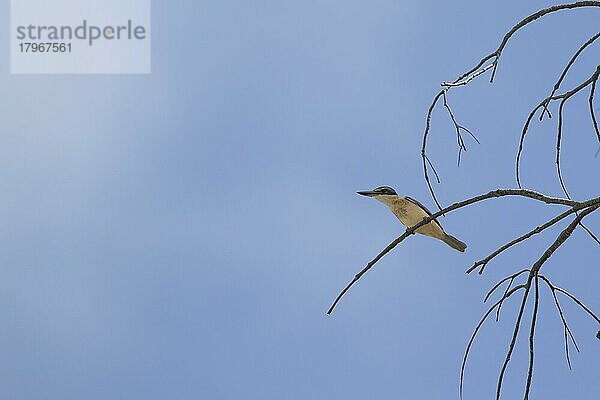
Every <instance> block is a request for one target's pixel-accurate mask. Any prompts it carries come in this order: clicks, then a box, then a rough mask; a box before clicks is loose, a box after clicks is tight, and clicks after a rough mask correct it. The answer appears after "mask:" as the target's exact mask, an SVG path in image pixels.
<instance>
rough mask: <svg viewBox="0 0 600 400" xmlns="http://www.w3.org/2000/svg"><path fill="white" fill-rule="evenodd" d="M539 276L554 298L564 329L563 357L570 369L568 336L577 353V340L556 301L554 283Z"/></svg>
mask: <svg viewBox="0 0 600 400" xmlns="http://www.w3.org/2000/svg"><path fill="white" fill-rule="evenodd" d="M540 278H542V280H543V281H544V282H545V283H546V285H547V286H548V288H550V292H551V293H552V297H553V298H554V304H555V305H556V309H557V310H558V315H559V316H560V320H561V321H562V323H563V331H564V338H565V357H566V359H567V365H568V366H569V369H572V368H571V357H569V337H570V338H571V341H572V342H573V345H574V346H575V349H576V350H577V352H578V353H579V346H577V341H576V340H575V336H574V335H573V332H571V329H570V328H569V324H567V320H566V318H565V315H564V313H563V311H562V307H561V306H560V302H559V301H558V297H557V296H556V289H555V287H554V285H553V284H552V282H550V280H549V279H547V278H546V277H545V276H543V275H540ZM567 335H568V336H567Z"/></svg>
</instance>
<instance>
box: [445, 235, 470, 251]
mask: <svg viewBox="0 0 600 400" xmlns="http://www.w3.org/2000/svg"><path fill="white" fill-rule="evenodd" d="M442 240H443V241H444V243H446V244H447V245H448V246H450V247H452V248H453V249H456V250H458V251H460V252H461V253H463V252H464V251H465V250H466V249H467V245H466V244H464V243H463V242H461V241H460V240H458V239H457V238H455V237H454V236H452V235H448V234H447V233H445V234H444V237H443V238H442Z"/></svg>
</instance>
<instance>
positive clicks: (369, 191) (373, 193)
mask: <svg viewBox="0 0 600 400" xmlns="http://www.w3.org/2000/svg"><path fill="white" fill-rule="evenodd" d="M356 193H357V194H360V195H361V196H367V197H373V196H375V195H376V194H377V193H375V192H374V191H372V190H367V191H365V192H356Z"/></svg>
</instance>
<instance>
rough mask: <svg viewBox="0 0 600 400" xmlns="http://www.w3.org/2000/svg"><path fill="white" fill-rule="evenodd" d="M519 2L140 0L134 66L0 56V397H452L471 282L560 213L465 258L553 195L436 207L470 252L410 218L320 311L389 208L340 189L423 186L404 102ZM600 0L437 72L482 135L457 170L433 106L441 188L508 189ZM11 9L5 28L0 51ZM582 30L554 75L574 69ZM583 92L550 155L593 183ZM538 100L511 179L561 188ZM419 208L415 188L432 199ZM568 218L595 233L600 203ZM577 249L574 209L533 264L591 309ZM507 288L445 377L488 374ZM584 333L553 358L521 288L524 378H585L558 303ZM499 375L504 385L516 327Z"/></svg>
mask: <svg viewBox="0 0 600 400" xmlns="http://www.w3.org/2000/svg"><path fill="white" fill-rule="evenodd" d="M550 4H551V3H550V2H547V1H530V2H518V1H509V2H502V3H499V2H477V1H462V2H418V3H416V2H399V1H375V2H374V1H310V0H308V1H303V2H291V1H223V0H220V1H205V0H203V1H181V2H154V4H153V21H152V40H153V43H152V57H153V60H152V74H151V75H138V76H136V75H92V76H77V75H65V76H58V75H39V76H35V75H10V73H9V61H8V59H5V62H3V63H0V87H2V95H1V96H0V132H1V134H0V193H2V195H1V196H0V220H1V221H2V228H0V266H1V267H2V273H3V279H1V280H0V318H1V320H2V321H3V323H2V327H3V328H2V330H1V332H2V334H1V335H0V359H1V360H2V362H1V363H0V397H2V398H10V399H40V398H44V399H62V400H66V399H81V398H86V399H118V398H127V399H164V398H176V399H197V398H205V399H240V398H244V399H282V398H286V399H313V398H330V399H337V398H344V399H364V398H375V399H386V398H400V399H415V398H425V399H437V398H458V377H459V367H460V362H461V359H462V354H463V351H464V347H465V345H466V342H467V339H468V337H469V335H470V333H471V331H472V329H473V327H474V326H475V324H476V322H477V321H478V319H479V318H480V316H481V314H482V313H483V311H484V306H483V305H482V303H481V299H482V298H483V295H484V294H485V293H486V291H487V289H488V288H489V287H490V286H491V285H492V284H493V283H494V282H496V281H497V280H498V279H500V278H502V277H504V276H505V275H508V274H509V273H512V272H515V271H518V270H519V269H522V268H523V267H526V266H527V265H528V263H529V264H530V263H532V262H533V261H535V260H536V259H537V258H538V257H539V255H540V254H541V252H543V250H544V249H545V247H547V246H548V245H549V243H551V241H552V240H554V237H555V236H556V235H557V233H558V231H559V229H560V228H559V227H557V228H556V229H553V230H551V231H548V232H546V233H545V234H543V235H540V237H538V238H536V239H535V241H532V242H531V243H528V244H526V245H523V246H520V247H518V248H515V249H514V251H511V252H510V253H508V254H506V255H503V256H502V257H500V258H498V259H497V260H495V261H494V262H493V263H492V264H490V265H489V267H488V271H487V273H486V274H485V275H484V276H466V275H465V274H464V271H465V269H466V268H467V267H468V266H470V265H471V263H472V262H473V261H475V260H476V259H479V258H481V257H483V256H485V255H487V254H488V253H489V252H491V251H492V250H493V249H495V248H497V247H498V246H499V245H500V244H502V243H504V242H506V241H508V240H510V239H512V238H513V237H515V236H517V235H520V234H521V233H524V232H526V231H527V230H529V229H531V228H532V227H534V226H536V225H538V224H539V223H541V222H544V221H546V220H547V219H549V218H551V217H553V216H554V215H556V214H557V213H558V212H559V208H551V207H541V206H539V205H538V204H536V203H533V202H532V201H528V200H521V199H513V200H495V201H489V202H487V203H485V204H480V205H477V206H474V207H472V208H470V209H465V210H462V211H459V212H456V213H454V214H451V215H448V216H447V217H446V218H444V219H443V221H442V223H443V225H444V226H445V227H446V230H447V231H449V232H450V233H452V234H453V235H455V236H457V237H459V238H460V239H461V240H463V241H465V242H467V243H468V244H469V249H468V251H467V253H465V254H459V253H457V252H453V251H452V250H451V249H450V248H448V247H447V246H445V245H444V244H442V243H437V242H435V241H432V240H430V239H429V238H424V237H412V238H410V240H408V241H407V242H406V243H403V244H402V246H400V247H398V248H397V249H396V250H394V251H393V253H391V254H389V255H388V256H386V257H385V258H384V259H383V260H382V261H381V262H380V263H379V264H378V265H377V266H376V267H375V268H374V269H373V270H372V271H370V272H369V273H368V274H367V275H365V276H364V277H363V279H362V280H361V281H360V282H359V284H357V285H356V286H355V287H354V288H353V289H352V290H351V292H350V293H349V294H348V295H347V296H346V297H345V298H344V300H343V301H342V303H341V304H340V305H339V307H338V309H337V310H336V312H335V313H334V315H333V316H331V317H327V316H326V315H325V311H326V309H327V307H328V306H329V304H330V302H331V301H332V300H333V298H334V297H335V295H336V294H337V292H338V291H339V290H340V289H341V288H342V287H343V286H344V285H345V284H346V283H347V281H348V280H349V279H350V278H351V277H352V276H353V274H354V273H355V272H357V271H358V270H360V269H361V268H362V266H363V265H364V264H365V263H366V262H367V261H368V260H370V259H371V258H372V257H373V256H374V255H375V254H376V253H377V252H378V251H379V250H381V249H382V248H384V247H385V246H386V245H387V244H388V243H389V242H390V241H391V240H393V239H394V238H395V237H397V236H399V235H400V234H401V233H402V231H403V228H402V226H401V225H400V224H399V223H398V222H397V221H396V220H395V219H394V218H393V217H392V216H391V214H389V212H388V211H387V210H386V209H385V208H384V207H383V206H382V205H380V204H377V203H375V202H373V201H369V200H367V199H364V198H360V197H359V196H357V195H355V194H354V192H355V191H356V190H361V189H370V188H372V187H375V186H378V185H382V184H387V185H390V186H393V187H395V188H396V189H397V191H398V192H399V193H402V194H406V195H411V196H413V197H415V198H418V199H420V200H422V201H423V202H424V203H425V204H427V205H429V206H433V202H432V200H431V198H430V197H429V194H428V190H427V187H426V185H425V182H424V180H423V173H422V169H421V164H420V143H421V139H422V136H421V135H422V132H423V127H424V116H425V112H426V109H427V107H428V106H429V104H430V101H431V98H432V96H433V95H434V94H435V92H436V91H437V90H438V89H439V83H440V82H441V81H444V80H448V79H452V78H454V77H456V76H457V75H458V74H459V73H461V72H462V71H464V70H465V68H466V67H468V66H470V65H471V64H472V63H473V62H475V61H477V60H479V58H481V56H483V55H484V54H486V53H487V52H489V51H491V50H492V49H493V48H495V47H496V46H497V44H498V43H499V40H500V38H501V37H502V35H504V33H505V32H506V31H507V30H508V29H509V28H510V27H511V26H512V25H513V24H514V23H516V22H517V21H518V20H519V19H520V18H522V17H524V16H525V15H527V14H529V13H531V12H533V11H535V10H537V9H539V8H542V7H545V6H548V5H550ZM0 7H1V10H2V12H1V13H0V14H1V15H2V18H1V21H2V22H3V24H4V26H8V24H9V15H10V14H9V2H8V1H4V2H2V5H1V6H0ZM597 19H598V11H594V10H592V11H590V10H586V11H572V12H566V13H564V14H562V15H554V16H549V17H547V18H545V19H543V20H541V21H539V22H538V23H536V24H534V25H531V26H530V27H528V28H527V29H526V30H524V31H522V32H520V33H519V34H518V35H516V36H515V37H514V40H513V41H512V42H511V43H510V45H509V46H508V47H507V49H506V51H505V54H504V55H503V58H502V61H501V64H500V67H499V69H498V73H497V79H496V82H495V83H494V84H493V85H489V84H488V83H487V81H485V79H482V80H480V81H476V82H473V85H472V86H470V87H469V88H467V89H463V90H456V91H454V92H453V93H451V94H450V101H451V104H452V105H453V107H454V110H455V112H456V114H457V117H458V118H459V120H460V121H461V122H462V123H463V124H464V125H466V126H468V127H469V128H471V129H472V130H473V131H474V132H476V133H477V135H478V137H479V139H480V140H481V145H475V144H473V143H471V142H467V144H468V146H469V151H468V152H467V153H466V154H464V155H463V160H462V164H461V166H460V168H457V167H456V151H455V136H454V133H453V130H452V126H451V125H450V122H449V120H448V118H447V115H446V114H445V113H444V111H443V109H442V108H439V109H438V110H437V111H436V113H435V116H434V118H433V121H432V123H433V126H432V133H431V140H430V143H431V147H430V155H431V157H432V159H433V160H434V162H435V163H436V165H437V167H438V169H439V170H440V172H441V174H442V179H443V183H442V184H441V185H439V186H437V190H438V193H439V197H440V200H441V201H442V202H443V203H444V204H449V203H450V202H454V201H456V200H459V199H463V198H466V197H468V196H471V195H474V194H479V193H483V192H486V191H488V190H491V189H495V188H498V187H514V186H515V181H514V157H515V154H516V146H517V141H518V132H519V131H520V127H521V126H522V123H523V121H524V119H525V117H526V115H527V113H528V112H529V110H530V109H531V107H532V106H534V105H535V104H537V102H538V101H539V100H540V99H541V98H542V97H544V96H546V95H547V93H548V92H549V91H550V89H551V86H552V84H553V82H554V81H555V79H556V78H557V77H558V75H559V73H560V71H561V70H562V68H563V66H564V64H565V63H566V61H567V60H568V58H569V57H570V56H571V54H572V52H573V51H574V50H575V49H576V48H577V47H578V46H579V45H580V44H581V43H582V42H584V41H585V40H586V39H587V38H589V37H590V36H592V35H593V34H594V33H595V32H596V30H597ZM8 34H9V32H8V29H4V30H2V31H1V33H0V36H1V37H2V40H0V47H1V48H2V49H3V53H4V54H5V55H8V54H9V47H8ZM599 56H600V49H598V46H596V47H595V48H593V49H590V51H588V52H586V53H585V54H584V55H583V56H582V58H581V62H580V63H579V64H577V66H575V67H574V69H573V73H572V75H570V76H569V77H568V79H567V80H566V81H565V87H572V85H574V84H576V83H577V82H578V81H579V80H581V79H582V77H583V76H588V75H589V74H590V73H591V72H592V70H593V68H595V66H596V65H597V60H598V59H599ZM586 104H587V93H585V94H582V95H581V96H578V97H577V98H574V99H573V103H572V104H570V105H569V106H568V108H567V114H566V115H567V118H566V120H565V139H564V145H563V147H564V159H563V163H564V175H565V179H566V180H567V184H568V185H569V188H570V191H571V193H572V195H573V196H574V197H575V198H581V199H584V198H589V197H593V196H597V195H598V188H599V186H598V179H597V171H598V166H599V164H598V163H599V162H600V161H599V159H594V154H595V152H596V150H597V148H598V146H597V142H596V141H595V137H594V133H593V131H592V126H591V123H590V120H589V116H588V115H587V114H586V107H587V106H586ZM555 122H556V119H552V120H550V121H548V120H546V121H545V122H544V123H543V124H538V123H536V124H535V126H534V127H533V130H532V133H531V135H530V136H529V137H528V139H527V148H526V152H525V155H524V159H523V183H524V185H525V186H526V187H529V188H533V189H536V190H540V191H544V192H545V193H547V194H550V195H560V187H559V186H558V183H557V179H556V175H555V171H554V159H553V157H554V155H553V149H554V146H555V139H554V135H555V131H554V127H555V125H554V124H555ZM431 208H433V207H431ZM588 222H589V225H590V226H591V227H594V228H595V229H596V231H598V230H600V219H599V216H598V215H594V216H592V217H590V218H589V221H588ZM597 255H598V246H597V245H595V244H594V243H593V242H592V241H591V240H590V239H589V238H588V237H587V236H586V235H584V234H583V233H581V232H577V233H575V234H574V235H573V237H572V238H571V240H570V241H569V242H568V243H567V244H565V246H564V247H563V248H561V249H560V250H559V251H558V252H557V253H556V254H555V255H554V256H553V257H552V258H551V260H550V261H549V262H548V264H547V265H546V266H545V267H544V268H543V272H544V273H545V274H547V275H548V276H549V277H550V278H551V279H553V280H554V281H556V282H557V284H560V285H561V286H563V287H565V288H566V289H569V290H572V291H574V292H575V293H577V294H578V295H579V297H580V298H581V299H583V300H584V301H586V302H587V303H588V304H589V305H590V306H591V307H592V308H594V309H595V310H600V303H599V297H598V291H597V288H598V282H599V279H600V272H599V270H598V268H596V267H595V266H594V265H593V264H591V263H590V261H591V260H595V259H596V258H597ZM516 306H517V301H516V300H515V301H513V302H510V303H509V304H507V305H506V306H505V307H504V309H503V315H502V317H501V321H500V322H499V323H494V322H492V323H490V324H489V325H486V326H485V328H484V329H483V331H482V332H481V337H480V339H479V341H478V342H477V343H476V345H475V348H474V350H473V353H472V355H471V358H470V360H469V364H468V367H467V368H468V369H467V376H466V382H465V396H466V398H467V399H468V398H471V399H473V398H490V397H491V396H492V393H494V390H495V385H496V379H497V374H498V372H499V369H500V366H501V363H502V358H503V354H504V351H505V349H506V346H507V345H508V340H509V334H510V330H511V328H512V321H513V320H514V316H515V308H516ZM564 308H565V312H566V313H567V316H568V319H569V321H570V324H571V326H572V328H573V330H574V333H575V335H576V337H577V339H578V342H579V345H580V348H581V349H582V352H581V353H580V354H573V355H572V362H573V367H574V368H573V371H572V372H570V371H569V370H568V368H567V366H566V362H565V360H564V355H563V343H562V327H561V325H560V321H559V319H558V316H557V315H556V312H555V310H554V306H553V303H552V300H551V297H550V295H549V293H548V292H547V291H543V292H542V304H541V307H540V320H539V325H538V329H539V330H538V332H539V335H538V340H537V342H536V343H537V346H538V347H537V349H538V350H537V359H536V370H535V376H534V383H533V388H532V397H533V398H556V399H559V398H581V399H586V398H589V399H591V398H594V396H595V395H596V394H597V393H598V392H600V382H599V381H598V379H597V371H598V368H599V364H598V362H599V360H600V344H599V342H598V340H597V339H596V338H595V332H596V331H597V329H598V327H597V326H596V324H595V323H593V321H591V320H590V319H589V318H587V317H586V316H585V315H584V314H583V313H582V312H580V311H579V310H578V309H577V308H575V307H574V306H573V305H572V304H570V303H568V302H566V301H565V302H564ZM520 339H521V340H520V342H519V345H518V347H517V349H516V354H515V356H514V357H513V362H512V364H511V366H510V368H509V371H508V375H507V378H506V384H505V391H504V394H505V396H504V398H515V397H517V396H521V395H522V392H523V388H524V373H525V371H526V368H527V350H528V343H527V340H526V336H525V335H523V336H521V337H520Z"/></svg>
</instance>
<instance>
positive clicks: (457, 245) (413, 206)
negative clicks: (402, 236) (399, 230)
mask: <svg viewBox="0 0 600 400" xmlns="http://www.w3.org/2000/svg"><path fill="white" fill-rule="evenodd" d="M356 193H358V194H360V195H362V196H367V197H372V198H374V199H375V200H378V201H380V202H382V203H383V204H385V205H386V206H388V207H389V208H390V210H392V212H393V213H394V215H395V216H396V217H397V218H398V219H399V220H400V222H402V223H403V224H404V225H405V226H406V227H407V228H410V227H411V226H414V225H416V224H418V223H419V222H421V221H422V220H423V218H426V217H428V216H431V215H432V214H431V212H430V211H429V210H428V209H427V208H425V206H424V205H423V204H421V203H419V202H418V201H417V200H415V199H411V198H410V197H408V196H406V197H402V196H398V194H397V193H396V191H395V190H394V189H393V188H391V187H389V186H380V187H378V188H375V189H373V190H369V191H365V192H356ZM416 232H417V233H420V234H421V235H425V236H431V237H433V238H436V239H440V240H442V241H443V242H444V243H446V244H447V245H448V246H450V247H452V248H453V249H456V250H458V251H460V252H464V251H465V250H466V249H467V245H466V244H464V243H463V242H461V241H460V240H458V239H457V238H455V237H454V236H451V235H448V234H447V233H446V232H444V229H443V228H442V226H441V225H440V224H439V223H438V222H437V221H436V220H433V221H431V222H429V223H428V224H426V225H423V226H422V227H420V228H419V229H417V231H416Z"/></svg>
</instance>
